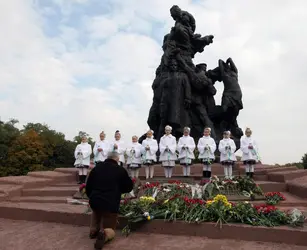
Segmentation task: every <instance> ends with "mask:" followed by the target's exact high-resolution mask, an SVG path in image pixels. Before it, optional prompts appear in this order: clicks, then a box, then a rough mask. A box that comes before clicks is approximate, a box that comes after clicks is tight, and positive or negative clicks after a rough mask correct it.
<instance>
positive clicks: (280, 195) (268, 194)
mask: <svg viewBox="0 0 307 250" xmlns="http://www.w3.org/2000/svg"><path fill="white" fill-rule="evenodd" d="M265 197H267V198H268V197H276V198H279V199H280V200H282V201H285V200H286V198H285V196H284V195H283V194H281V193H280V192H267V193H265Z"/></svg>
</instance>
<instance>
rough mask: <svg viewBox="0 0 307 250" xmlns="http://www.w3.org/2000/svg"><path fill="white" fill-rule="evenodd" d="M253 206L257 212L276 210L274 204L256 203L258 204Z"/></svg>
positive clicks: (266, 212) (263, 212)
mask: <svg viewBox="0 0 307 250" xmlns="http://www.w3.org/2000/svg"><path fill="white" fill-rule="evenodd" d="M254 208H255V209H256V210H257V212H258V213H259V214H261V213H262V214H269V213H271V212H274V211H276V210H277V208H276V207H275V206H272V205H266V204H262V205H258V206H254Z"/></svg>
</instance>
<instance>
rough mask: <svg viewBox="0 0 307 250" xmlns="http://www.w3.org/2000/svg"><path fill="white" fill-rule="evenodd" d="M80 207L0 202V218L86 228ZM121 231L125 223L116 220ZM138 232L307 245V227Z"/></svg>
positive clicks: (177, 227) (169, 226)
mask: <svg viewBox="0 0 307 250" xmlns="http://www.w3.org/2000/svg"><path fill="white" fill-rule="evenodd" d="M84 209H85V207H84V206H77V205H69V204H53V203H26V202H25V203H23V202H21V203H12V202H1V203H0V217H2V218H6V219H13V220H28V221H44V222H54V223H61V224H72V225H77V226H88V224H89V221H90V215H88V214H85V213H84ZM119 222H120V225H119V226H118V228H122V227H123V226H125V225H126V223H127V222H126V221H125V220H123V219H122V218H119ZM138 232H139V233H147V234H148V233H149V234H155V233H157V234H165V235H168V236H167V237H171V236H172V235H186V236H193V235H194V236H195V235H196V236H201V237H207V238H215V239H221V238H224V239H235V240H239V239H240V240H247V241H267V242H281V239H282V242H283V243H284V244H295V245H303V246H307V228H306V227H304V228H302V229H301V228H291V227H285V226H284V227H254V226H248V225H241V224H224V225H223V227H222V228H219V227H216V223H200V224H195V223H190V224H189V223H185V222H182V221H177V222H173V223H170V222H165V221H163V220H153V221H150V222H147V223H146V224H144V225H143V226H142V227H140V228H139V229H138Z"/></svg>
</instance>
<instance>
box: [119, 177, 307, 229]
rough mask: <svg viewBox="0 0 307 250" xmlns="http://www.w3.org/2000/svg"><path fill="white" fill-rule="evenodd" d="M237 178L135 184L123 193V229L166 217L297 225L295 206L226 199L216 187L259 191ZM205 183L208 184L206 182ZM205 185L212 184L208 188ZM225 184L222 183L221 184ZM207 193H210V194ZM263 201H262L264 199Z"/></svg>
mask: <svg viewBox="0 0 307 250" xmlns="http://www.w3.org/2000/svg"><path fill="white" fill-rule="evenodd" d="M242 179H243V178H237V180H234V181H233V183H231V182H226V183H222V182H223V181H220V180H217V179H214V180H213V181H212V182H210V183H211V184H210V185H209V184H208V183H206V184H205V185H204V186H200V185H197V184H196V185H189V184H185V183H181V182H180V181H170V183H162V184H159V183H146V184H144V185H141V186H138V194H137V195H136V194H135V196H134V197H133V196H131V194H129V195H126V196H125V197H123V199H122V201H121V206H120V214H121V215H122V216H124V217H125V218H127V219H128V226H127V227H126V228H125V229H124V232H125V233H127V232H129V231H130V229H129V228H131V227H132V228H133V227H135V226H137V225H139V224H140V223H144V222H145V221H151V220H153V219H164V220H166V221H177V220H180V221H185V222H188V223H201V222H216V223H217V225H220V226H222V224H223V223H244V224H250V225H254V226H268V227H270V226H280V225H292V226H301V225H303V223H304V220H305V217H304V216H303V214H302V213H301V212H300V211H298V210H297V209H296V210H293V211H289V212H284V211H281V210H279V209H277V208H276V207H275V206H274V205H269V204H261V205H253V204H252V203H250V202H249V201H242V202H236V203H233V202H230V201H229V200H228V199H227V196H226V195H224V194H221V193H217V194H214V195H212V193H214V192H216V190H215V188H217V189H218V190H220V191H221V190H224V191H225V190H226V189H227V188H228V189H229V190H230V189H231V190H235V192H236V193H238V192H246V194H250V195H251V194H262V191H261V189H260V188H259V187H258V186H257V185H256V184H255V183H254V184H252V183H251V182H253V181H252V180H250V179H249V180H242ZM207 184H208V185H207ZM206 185H207V186H206ZM208 186H211V187H212V190H214V191H211V189H210V190H209V191H208ZM225 186H226V187H225ZM210 194H211V195H210ZM264 202H265V201H264Z"/></svg>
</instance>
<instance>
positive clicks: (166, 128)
mask: <svg viewBox="0 0 307 250" xmlns="http://www.w3.org/2000/svg"><path fill="white" fill-rule="evenodd" d="M165 130H171V131H172V130H173V128H172V127H171V126H169V125H167V126H166V127H165Z"/></svg>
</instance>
